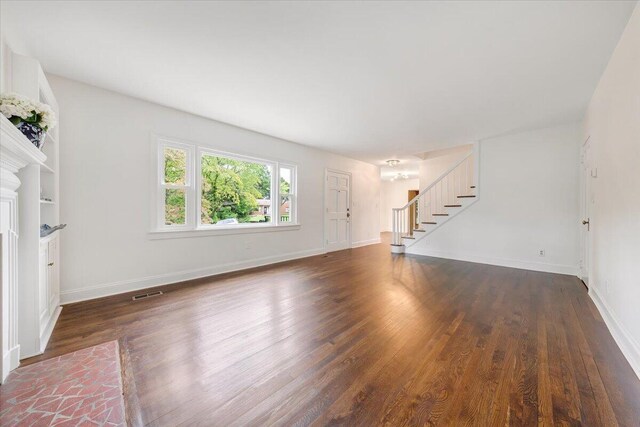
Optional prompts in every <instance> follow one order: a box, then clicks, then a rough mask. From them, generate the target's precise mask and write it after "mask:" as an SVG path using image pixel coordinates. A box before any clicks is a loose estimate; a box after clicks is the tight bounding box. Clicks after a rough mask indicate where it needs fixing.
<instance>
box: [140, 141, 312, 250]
mask: <svg viewBox="0 0 640 427" xmlns="http://www.w3.org/2000/svg"><path fill="white" fill-rule="evenodd" d="M152 141H153V143H152V152H153V156H152V161H153V162H154V164H155V172H154V175H153V180H154V185H155V186H156V191H155V192H152V194H154V195H155V197H153V200H152V207H151V210H152V215H151V217H152V226H151V231H150V232H149V237H150V238H151V239H165V238H178V237H201V236H207V235H218V234H243V233H260V232H270V231H286V230H297V229H300V227H301V225H300V222H299V217H298V214H297V173H298V167H297V165H296V164H294V163H290V162H280V161H277V160H268V159H264V158H257V157H253V156H246V155H244V154H236V153H229V152H226V151H220V150H216V149H213V148H210V147H208V146H204V145H198V144H195V143H191V142H186V141H181V140H177V139H174V138H166V137H161V136H156V135H154V136H153V138H152ZM165 148H174V149H180V150H184V151H185V152H186V153H187V161H186V167H187V172H186V182H185V185H175V184H167V183H165V182H164V178H165V176H164V161H165V158H164V150H165ZM203 155H211V156H217V157H225V158H229V159H234V160H240V161H247V162H253V163H261V164H264V165H268V166H269V167H271V221H270V222H268V223H256V224H247V223H244V224H225V225H215V224H203V223H202V216H201V212H200V210H201V202H202V191H201V188H202V174H201V169H202V163H201V162H202V156H203ZM281 167H282V168H288V169H290V170H291V185H290V187H291V188H290V190H289V194H288V195H289V197H290V200H291V202H290V211H291V212H290V218H291V220H290V221H289V222H282V221H280V210H279V207H280V206H279V203H280V168H281ZM172 188H175V189H184V190H185V203H186V206H185V224H184V225H166V224H165V190H166V189H172Z"/></svg>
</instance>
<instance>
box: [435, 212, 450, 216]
mask: <svg viewBox="0 0 640 427" xmlns="http://www.w3.org/2000/svg"><path fill="white" fill-rule="evenodd" d="M431 215H433V216H449V214H448V213H434V214H431Z"/></svg>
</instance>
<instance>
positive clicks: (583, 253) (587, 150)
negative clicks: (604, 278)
mask: <svg viewBox="0 0 640 427" xmlns="http://www.w3.org/2000/svg"><path fill="white" fill-rule="evenodd" d="M581 157H582V159H581V160H582V179H581V181H582V183H581V184H582V185H581V187H582V188H581V193H582V194H581V197H580V199H581V202H582V206H581V212H582V218H581V222H582V224H581V227H582V228H581V232H580V244H581V245H580V246H581V248H580V278H581V279H582V280H583V281H584V283H585V285H587V287H589V264H590V259H591V254H590V250H589V248H590V242H589V240H590V234H591V227H592V225H591V205H592V203H593V193H592V190H591V179H592V174H593V169H592V168H593V166H592V164H591V163H592V162H591V144H590V141H589V139H587V141H586V142H585V143H584V145H583V146H582V156H581Z"/></svg>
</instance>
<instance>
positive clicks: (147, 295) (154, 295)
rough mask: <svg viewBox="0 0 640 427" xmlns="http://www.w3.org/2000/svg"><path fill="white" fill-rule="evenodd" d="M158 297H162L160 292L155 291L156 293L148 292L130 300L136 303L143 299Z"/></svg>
mask: <svg viewBox="0 0 640 427" xmlns="http://www.w3.org/2000/svg"><path fill="white" fill-rule="evenodd" d="M158 295H162V291H156V292H149V293H146V294H140V295H134V296H133V298H131V299H132V300H134V301H138V300H139V299H143V298H149V297H157V296H158Z"/></svg>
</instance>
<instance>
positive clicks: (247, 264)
mask: <svg viewBox="0 0 640 427" xmlns="http://www.w3.org/2000/svg"><path fill="white" fill-rule="evenodd" d="M324 253H326V251H325V250H324V248H319V249H310V250H306V251H300V252H290V253H286V254H281V255H274V256H269V257H264V258H256V259H252V260H247V261H240V262H233V263H228V264H221V265H216V266H212V267H206V268H199V269H194V270H185V271H180V272H176V273H166V274H158V275H155V276H148V277H141V278H137V279H131V280H122V281H119V282H113V283H105V284H100V285H94V286H89V287H86V288H82V289H68V290H63V291H61V292H60V303H61V304H69V303H72V302H79V301H86V300H90V299H95V298H102V297H106V296H110V295H116V294H122V293H125V292H131V291H137V290H140V289H146V288H151V287H154V286H161V285H168V284H171V283H178V282H183V281H185V280H193V279H199V278H201V277H207V276H214V275H216V274H222V273H229V272H232V271H239V270H246V269H248V268H254V267H260V266H263V265H268V264H275V263H277V262H283V261H290V260H294V259H299V258H306V257H310V256H314V255H321V254H324Z"/></svg>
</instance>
